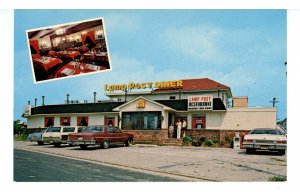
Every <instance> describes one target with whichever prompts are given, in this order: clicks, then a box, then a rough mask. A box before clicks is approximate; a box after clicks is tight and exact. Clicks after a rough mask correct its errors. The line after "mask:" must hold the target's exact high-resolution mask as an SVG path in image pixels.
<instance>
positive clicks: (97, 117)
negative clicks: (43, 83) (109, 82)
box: [27, 101, 277, 130]
mask: <svg viewBox="0 0 300 192" xmlns="http://www.w3.org/2000/svg"><path fill="white" fill-rule="evenodd" d="M125 111H162V115H163V117H164V120H163V121H162V129H167V128H168V126H169V125H168V116H169V115H168V113H169V112H168V111H165V110H163V107H162V106H160V105H156V104H155V103H152V102H149V101H146V106H145V108H136V102H132V103H131V104H129V105H126V106H124V107H122V108H121V110H120V117H121V113H122V112H125ZM276 113H277V110H276V108H228V109H227V111H220V112H216V111H203V112H192V113H191V112H181V113H177V115H185V116H187V127H188V129H191V127H192V116H193V114H199V115H200V114H201V115H203V114H205V115H206V129H207V130H252V129H253V128H272V127H273V128H275V127H276ZM47 116H51V117H54V126H60V117H61V116H71V126H76V125H77V116H88V117H89V125H99V124H104V119H105V116H114V117H115V122H116V123H117V122H118V114H117V113H102V114H101V113H98V114H97V113H95V114H72V115H68V114H62V115H47ZM44 117H45V116H43V115H39V116H31V117H28V119H27V126H28V129H31V128H39V127H41V128H43V127H44Z"/></svg>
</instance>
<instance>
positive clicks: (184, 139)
mask: <svg viewBox="0 0 300 192" xmlns="http://www.w3.org/2000/svg"><path fill="white" fill-rule="evenodd" d="M182 141H183V142H184V143H189V142H192V141H193V138H192V136H190V135H187V136H185V137H183V138H182Z"/></svg>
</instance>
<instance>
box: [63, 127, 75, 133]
mask: <svg viewBox="0 0 300 192" xmlns="http://www.w3.org/2000/svg"><path fill="white" fill-rule="evenodd" d="M74 131H75V127H64V128H63V132H74Z"/></svg>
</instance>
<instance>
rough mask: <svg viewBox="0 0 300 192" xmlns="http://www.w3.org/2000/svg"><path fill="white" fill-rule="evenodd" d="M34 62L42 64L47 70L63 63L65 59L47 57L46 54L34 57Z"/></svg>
mask: <svg viewBox="0 0 300 192" xmlns="http://www.w3.org/2000/svg"><path fill="white" fill-rule="evenodd" d="M33 61H34V62H36V63H38V64H40V65H42V66H43V67H44V68H45V69H46V70H47V71H48V70H49V69H50V68H52V67H54V66H56V65H58V64H61V63H62V62H63V61H62V60H61V59H59V58H54V57H45V56H42V57H40V58H34V59H33Z"/></svg>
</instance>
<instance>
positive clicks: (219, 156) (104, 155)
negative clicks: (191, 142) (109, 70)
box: [14, 141, 287, 181]
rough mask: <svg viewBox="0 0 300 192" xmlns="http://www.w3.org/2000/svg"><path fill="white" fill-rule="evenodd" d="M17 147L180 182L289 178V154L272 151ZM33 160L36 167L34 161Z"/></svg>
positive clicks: (137, 147)
mask: <svg viewBox="0 0 300 192" xmlns="http://www.w3.org/2000/svg"><path fill="white" fill-rule="evenodd" d="M14 148H15V149H22V150H27V151H33V152H39V153H45V154H51V155H58V156H61V157H67V158H73V159H77V160H80V161H85V162H88V163H99V164H102V165H109V166H112V167H116V168H124V169H127V170H129V171H134V172H139V173H146V174H150V175H156V176H164V177H169V178H173V179H175V180H180V181H269V180H270V178H273V177H285V176H287V155H283V156H280V155H278V153H271V152H258V153H255V154H246V152H245V150H239V149H238V150H234V149H228V148H211V147H175V146H151V145H132V146H130V147H124V146H120V147H110V148H108V149H101V148H99V147H90V148H88V149H87V150H81V149H80V148H79V147H78V146H77V147H69V146H68V145H62V146H61V147H53V146H52V145H43V146H39V145H37V144H36V143H30V142H19V141H15V143H14ZM31 161H32V162H33V163H34V164H36V159H35V158H32V159H31ZM66 166H68V165H67V164H66ZM49 169H51V167H49Z"/></svg>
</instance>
